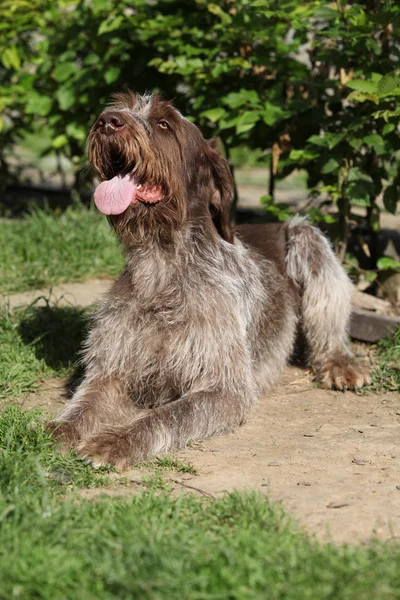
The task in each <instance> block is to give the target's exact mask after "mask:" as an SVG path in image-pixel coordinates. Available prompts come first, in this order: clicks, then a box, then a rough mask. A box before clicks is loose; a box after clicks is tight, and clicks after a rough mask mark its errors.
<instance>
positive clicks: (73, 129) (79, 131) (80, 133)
mask: <svg viewBox="0 0 400 600" xmlns="http://www.w3.org/2000/svg"><path fill="white" fill-rule="evenodd" d="M65 131H66V132H67V135H68V137H72V138H74V139H75V140H79V141H83V140H84V139H86V128H85V127H83V126H82V125H78V124H77V123H74V122H72V123H68V125H67V127H66V129H65Z"/></svg>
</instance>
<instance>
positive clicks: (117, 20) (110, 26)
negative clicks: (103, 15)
mask: <svg viewBox="0 0 400 600" xmlns="http://www.w3.org/2000/svg"><path fill="white" fill-rule="evenodd" d="M121 23H122V17H121V16H118V17H109V18H108V19H106V20H105V21H103V22H102V23H100V27H99V29H98V31H97V35H103V33H109V32H110V31H115V30H116V29H118V28H119V26H120V25H121Z"/></svg>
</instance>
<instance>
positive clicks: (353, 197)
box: [346, 183, 371, 208]
mask: <svg viewBox="0 0 400 600" xmlns="http://www.w3.org/2000/svg"><path fill="white" fill-rule="evenodd" d="M346 192H347V194H348V195H349V196H350V202H351V204H353V205H354V206H362V207H363V208H364V207H367V206H371V201H370V199H369V198H368V196H366V195H364V196H363V195H361V194H362V192H363V189H362V186H358V185H357V184H355V183H354V184H352V185H351V186H348V187H347V188H346Z"/></svg>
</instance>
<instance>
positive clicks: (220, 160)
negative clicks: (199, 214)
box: [206, 139, 233, 244]
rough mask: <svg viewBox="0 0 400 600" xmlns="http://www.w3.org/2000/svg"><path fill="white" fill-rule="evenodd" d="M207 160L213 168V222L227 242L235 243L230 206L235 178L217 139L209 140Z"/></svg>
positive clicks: (211, 208) (211, 207) (211, 205)
mask: <svg viewBox="0 0 400 600" xmlns="http://www.w3.org/2000/svg"><path fill="white" fill-rule="evenodd" d="M206 158H207V162H208V164H209V166H210V168H211V173H212V178H213V182H214V187H215V190H214V193H213V194H212V196H211V199H210V212H211V216H212V220H213V223H214V225H215V227H216V229H217V231H218V233H219V234H220V236H221V237H223V238H224V240H226V241H227V242H230V243H231V244H232V243H233V230H232V227H231V220H230V208H231V202H232V196H233V180H232V175H231V172H230V169H229V165H228V162H227V161H226V160H225V158H224V157H223V156H222V155H221V154H220V152H219V151H218V145H217V141H216V140H214V139H212V140H207V152H206Z"/></svg>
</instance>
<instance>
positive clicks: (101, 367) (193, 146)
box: [50, 94, 368, 468]
mask: <svg viewBox="0 0 400 600" xmlns="http://www.w3.org/2000/svg"><path fill="white" fill-rule="evenodd" d="M113 115H114V118H115V115H117V117H118V121H117V122H118V123H120V122H121V121H122V124H123V125H122V126H118V128H114V127H113V126H112V117H113ZM161 123H162V126H161ZM166 123H167V125H168V126H167V125H165V124H166ZM89 156H90V158H91V160H92V164H93V166H94V168H95V169H96V171H97V173H98V174H99V176H100V177H101V178H102V179H110V178H111V177H113V176H114V175H115V174H116V173H117V172H127V173H133V174H134V175H135V176H136V177H137V178H139V179H140V181H143V183H144V185H147V184H151V183H157V184H159V185H161V186H162V188H163V190H164V198H163V199H162V201H161V202H159V203H158V204H157V205H151V206H149V205H148V204H145V203H143V204H141V203H139V204H136V205H135V206H130V207H129V208H128V209H127V210H126V211H125V212H124V213H123V214H122V215H115V216H113V217H111V218H110V220H111V223H112V225H113V227H114V228H115V230H116V232H117V235H118V236H119V238H120V240H121V242H122V244H123V245H124V247H125V250H126V255H127V259H126V266H125V269H124V271H123V273H122V274H121V275H120V277H119V279H118V280H117V281H116V282H115V284H114V285H113V287H112V289H111V291H110V292H109V293H108V294H106V296H105V297H104V299H103V301H102V302H101V304H100V306H99V307H98V309H97V312H96V315H95V317H94V320H93V325H92V328H91V330H90V333H89V336H88V339H87V341H86V344H85V350H84V365H85V376H84V379H83V381H82V383H81V385H80V387H79V388H78V390H77V392H76V393H75V395H74V397H73V398H72V400H71V402H70V403H69V404H68V405H67V407H66V408H65V409H64V411H63V412H62V414H61V415H60V416H59V418H58V419H57V420H55V421H53V422H52V423H51V424H50V427H51V428H52V429H53V430H55V431H56V434H57V435H58V436H59V437H60V439H61V440H62V441H63V442H64V443H65V444H66V445H69V446H74V447H76V448H77V450H78V452H79V453H80V454H81V455H82V456H87V457H91V458H92V460H93V463H94V464H96V465H104V464H108V463H112V464H114V465H116V466H117V467H119V468H124V467H126V466H127V465H128V464H129V463H131V462H133V461H135V460H138V459H142V458H144V457H146V456H147V455H149V454H154V453H159V452H166V451H168V450H171V449H175V448H179V447H182V446H183V445H184V444H186V443H187V442H188V441H190V440H199V439H203V438H206V437H208V436H211V435H214V434H218V433H222V432H226V431H232V430H234V429H235V428H236V427H238V426H239V425H241V424H242V423H243V422H244V421H245V420H246V418H247V417H248V415H249V414H250V411H251V409H252V407H253V406H254V404H255V402H256V400H257V398H259V397H260V395H261V394H265V393H266V392H267V391H268V390H269V389H270V388H271V386H273V385H274V384H275V383H276V382H277V380H278V378H279V376H280V373H281V372H282V369H283V368H284V366H285V365H286V364H287V361H288V359H289V358H290V356H291V354H292V352H293V349H294V345H295V338H296V334H297V332H298V331H299V329H300V328H301V330H302V332H303V335H304V337H305V339H306V342H307V345H308V357H309V360H310V362H311V364H312V365H313V367H314V369H315V371H316V374H317V377H318V379H319V380H320V381H321V382H322V383H323V384H324V385H326V386H328V387H331V386H334V387H336V388H339V389H346V388H348V387H356V386H361V385H363V384H364V383H365V382H366V381H367V380H368V374H367V373H366V372H365V371H364V369H363V368H362V367H361V366H360V365H359V363H357V362H356V361H355V360H354V359H353V358H352V356H351V354H350V352H349V350H348V346H347V328H348V321H349V315H350V294H351V286H350V283H349V281H348V279H347V276H346V275H345V273H344V271H343V269H342V267H341V265H340V264H339V262H338V261H337V259H336V257H335V255H334V253H333V252H332V250H331V248H330V245H329V243H328V241H327V240H326V238H325V237H324V236H323V235H322V234H321V233H320V232H319V231H318V230H317V229H315V228H313V227H311V226H310V225H309V224H308V223H307V222H306V221H305V220H303V219H301V218H294V219H293V220H292V221H291V222H289V223H288V224H285V225H276V226H244V227H242V228H237V229H236V231H233V230H232V228H231V227H230V224H229V203H230V199H231V194H232V182H231V176H230V173H229V169H228V167H227V164H226V162H225V160H224V159H223V158H222V156H221V155H220V154H219V153H218V151H217V149H216V146H215V144H214V143H213V142H207V141H206V140H204V138H203V137H202V136H201V134H200V132H199V130H198V129H197V128H196V127H195V126H194V125H193V124H192V123H190V122H189V121H187V120H186V119H184V118H183V117H182V116H181V115H180V113H178V112H177V111H176V110H175V109H174V108H173V107H172V106H171V105H170V104H169V103H166V102H161V101H160V100H159V99H158V98H155V97H152V96H145V97H143V96H135V95H133V94H128V95H119V96H118V97H117V98H116V100H115V102H114V104H113V105H112V106H111V107H109V108H108V109H107V110H106V111H105V112H104V113H103V114H102V115H101V120H99V121H98V122H97V124H96V125H95V126H94V127H93V129H92V131H91V134H90V138H89Z"/></svg>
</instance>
